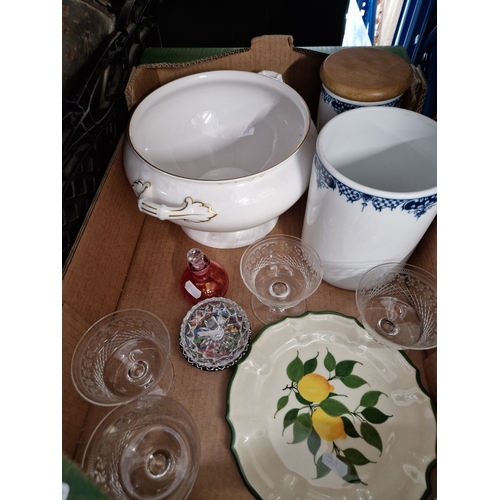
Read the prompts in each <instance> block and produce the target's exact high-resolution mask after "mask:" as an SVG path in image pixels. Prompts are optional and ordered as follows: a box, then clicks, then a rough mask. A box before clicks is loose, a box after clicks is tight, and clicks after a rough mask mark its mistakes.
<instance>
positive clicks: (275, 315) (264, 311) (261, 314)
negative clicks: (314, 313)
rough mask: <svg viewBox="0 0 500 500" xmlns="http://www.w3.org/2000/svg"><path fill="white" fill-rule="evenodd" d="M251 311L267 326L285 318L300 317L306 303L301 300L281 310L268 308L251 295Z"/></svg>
mask: <svg viewBox="0 0 500 500" xmlns="http://www.w3.org/2000/svg"><path fill="white" fill-rule="evenodd" d="M252 310H253V312H254V314H255V316H257V318H259V319H260V321H262V322H263V323H265V324H266V325H267V324H269V323H273V322H275V321H279V320H280V319H283V318H284V317H286V316H300V315H301V314H303V313H304V312H305V311H306V301H305V300H303V301H301V302H299V303H298V304H296V305H295V306H293V307H289V308H287V309H281V308H279V307H269V306H268V305H266V304H263V303H262V302H261V301H260V300H259V299H258V298H257V297H256V296H255V295H252Z"/></svg>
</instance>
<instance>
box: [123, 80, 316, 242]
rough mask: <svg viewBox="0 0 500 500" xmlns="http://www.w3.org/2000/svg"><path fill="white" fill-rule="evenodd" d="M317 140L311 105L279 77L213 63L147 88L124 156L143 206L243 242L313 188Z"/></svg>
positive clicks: (190, 227) (194, 231)
mask: <svg viewBox="0 0 500 500" xmlns="http://www.w3.org/2000/svg"><path fill="white" fill-rule="evenodd" d="M269 73H271V75H270V74H269ZM270 76H271V77H270ZM316 138H317V132H316V128H315V126H314V124H313V122H312V120H311V117H310V112H309V109H308V107H307V104H306V103H305V101H304V100H303V99H302V97H301V96H300V95H299V94H298V93H297V92H296V91H295V90H294V89H293V88H292V87H290V86H288V85H287V84H285V83H283V81H282V79H281V77H280V75H278V74H276V73H272V72H262V74H258V73H252V72H246V71H234V70H227V71H224V70H222V71H210V72H206V73H198V74H194V75H190V76H187V77H184V78H180V79H178V80H174V81H173V82H170V83H168V84H166V85H164V86H162V87H160V88H158V89H157V90H155V91H154V92H152V93H151V94H150V95H148V96H147V97H146V98H145V99H144V100H143V101H142V102H141V103H140V104H139V105H138V106H137V108H136V109H135V111H134V113H133V114H132V117H131V119H130V123H129V127H128V136H127V140H126V141H125V144H124V152H123V155H124V156H123V158H124V166H125V172H126V175H127V178H128V180H129V182H130V184H131V185H132V187H133V189H134V191H135V193H136V195H137V196H138V207H139V210H141V211H142V212H145V213H147V214H149V215H152V216H155V217H158V218H159V219H162V220H169V221H171V222H173V223H175V224H178V225H180V226H181V227H182V229H183V231H184V232H185V233H186V234H187V235H188V236H189V237H190V238H192V239H193V240H195V241H197V242H199V243H201V244H204V245H207V246H210V247H217V248H237V247H243V246H247V245H249V244H251V243H253V242H254V241H256V240H257V239H260V238H262V237H264V236H265V235H266V234H267V233H269V232H270V231H271V230H272V229H273V227H274V226H275V225H276V223H277V221H278V217H279V216H280V215H281V214H282V213H283V212H285V211H286V210H287V209H288V208H290V207H291V206H292V205H293V204H294V203H295V202H296V201H297V200H298V199H299V198H300V197H301V196H302V195H303V194H304V192H305V191H306V190H307V188H308V185H309V178H310V172H311V165H312V158H313V156H314V150H315V145H316Z"/></svg>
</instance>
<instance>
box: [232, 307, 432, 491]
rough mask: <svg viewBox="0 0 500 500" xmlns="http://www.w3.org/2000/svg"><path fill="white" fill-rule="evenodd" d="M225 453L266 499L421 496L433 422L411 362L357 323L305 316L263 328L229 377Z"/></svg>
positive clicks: (251, 487) (425, 485)
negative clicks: (227, 447)
mask: <svg viewBox="0 0 500 500" xmlns="http://www.w3.org/2000/svg"><path fill="white" fill-rule="evenodd" d="M226 420H227V422H228V423H229V425H230V427H231V433H232V444H231V450H232V452H233V454H234V457H235V458H236V461H237V464H238V467H239V469H240V472H241V475H242V477H243V479H244V481H245V483H246V485H247V487H248V488H249V490H250V491H251V493H252V494H253V495H254V496H255V497H256V498H260V499H266V500H277V499H280V500H287V499H290V500H292V499H293V500H298V499H300V500H306V499H308V500H309V499H310V500H329V499H342V500H364V499H366V500H368V499H373V500H377V499H381V500H400V499H402V498H404V499H405V500H410V499H421V498H425V497H426V495H428V494H429V492H430V483H429V476H430V471H431V470H432V467H433V466H434V464H435V461H436V417H435V412H434V408H433V406H432V403H431V400H430V398H429V396H428V394H426V392H425V391H424V389H423V388H422V386H421V384H420V379H419V374H418V371H417V370H416V369H415V367H414V366H413V365H412V364H411V363H410V362H409V360H408V358H407V357H406V356H405V355H404V354H403V353H401V352H400V351H396V350H393V349H390V348H387V347H384V346H382V345H380V344H378V343H376V342H375V341H373V340H372V339H371V338H370V337H369V336H368V335H367V334H366V332H365V330H364V329H363V327H362V326H361V325H360V324H359V323H358V322H357V320H356V319H354V318H351V317H347V316H344V315H341V314H338V313H335V312H321V313H306V314H304V315H303V316H300V317H296V318H285V319H284V320H281V321H279V322H277V323H274V324H271V325H268V326H267V327H265V328H264V329H263V330H262V331H261V332H260V333H259V334H258V335H257V337H256V338H255V339H254V340H253V342H252V345H251V347H250V352H249V354H248V356H247V357H246V358H245V360H244V361H242V362H240V364H238V365H237V367H236V368H235V371H234V373H233V374H232V376H231V380H230V382H229V385H228V390H227V411H226Z"/></svg>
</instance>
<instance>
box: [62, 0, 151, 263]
mask: <svg viewBox="0 0 500 500" xmlns="http://www.w3.org/2000/svg"><path fill="white" fill-rule="evenodd" d="M148 5H149V0H127V1H126V2H125V5H124V6H123V8H122V9H121V12H120V14H119V16H118V19H117V23H116V28H115V30H114V31H113V32H112V33H111V34H110V35H109V36H108V37H107V38H106V39H105V40H103V42H102V43H101V44H100V46H99V48H98V50H97V51H96V53H95V54H93V56H92V57H91V58H90V59H89V61H88V62H87V64H85V65H84V67H83V68H81V70H80V71H79V72H78V73H77V74H76V75H75V77H74V78H73V79H72V81H71V82H70V83H69V84H68V89H67V90H66V92H65V95H64V96H63V106H62V107H63V117H62V133H63V151H62V158H63V161H62V219H63V220H62V254H63V255H62V256H63V265H64V263H65V262H66V260H67V258H68V256H69V254H70V252H71V249H72V247H73V244H74V243H75V241H76V239H77V236H78V233H79V231H80V228H81V227H82V224H83V222H84V220H85V217H86V215H87V211H88V209H89V207H90V206H91V204H92V201H93V199H94V196H95V194H96V192H97V190H98V188H99V185H100V183H101V180H102V178H103V176H104V173H105V171H106V169H107V166H108V163H109V161H110V159H111V157H112V155H113V152H114V150H115V148H116V145H117V143H118V141H119V139H120V136H121V134H122V132H123V130H124V128H125V125H126V122H127V119H128V109H127V104H126V100H125V96H124V91H125V87H126V84H127V80H128V78H129V75H130V70H131V68H132V66H134V65H135V64H137V63H138V62H139V60H140V57H141V53H142V51H143V48H144V44H145V41H146V38H147V37H148V35H149V34H150V32H151V29H152V28H153V27H154V26H156V23H155V21H154V18H153V17H152V16H151V15H150V14H149V11H148ZM76 82H77V83H76Z"/></svg>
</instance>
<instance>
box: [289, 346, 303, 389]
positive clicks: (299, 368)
mask: <svg viewBox="0 0 500 500" xmlns="http://www.w3.org/2000/svg"><path fill="white" fill-rule="evenodd" d="M286 374H287V375H288V378H289V379H290V380H291V381H292V382H298V381H299V380H300V379H301V378H302V377H303V376H304V363H302V360H301V359H300V358H299V353H298V351H297V356H296V357H295V359H294V360H293V361H290V363H289V364H288V366H287V368H286Z"/></svg>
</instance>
